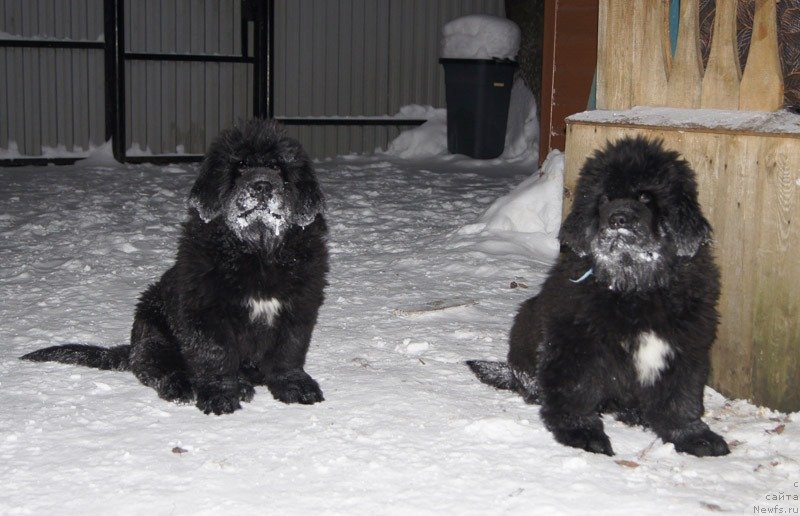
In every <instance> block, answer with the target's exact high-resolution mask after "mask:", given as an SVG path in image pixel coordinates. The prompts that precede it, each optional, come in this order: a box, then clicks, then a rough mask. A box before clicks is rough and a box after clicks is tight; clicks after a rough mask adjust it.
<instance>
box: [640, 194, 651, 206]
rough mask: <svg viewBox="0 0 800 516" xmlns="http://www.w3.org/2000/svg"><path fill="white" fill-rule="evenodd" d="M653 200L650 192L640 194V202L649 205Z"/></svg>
mask: <svg viewBox="0 0 800 516" xmlns="http://www.w3.org/2000/svg"><path fill="white" fill-rule="evenodd" d="M652 200H653V196H652V195H650V194H649V193H648V192H639V202H641V203H643V204H647V203H649V202H650V201H652Z"/></svg>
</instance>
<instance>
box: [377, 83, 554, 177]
mask: <svg viewBox="0 0 800 516" xmlns="http://www.w3.org/2000/svg"><path fill="white" fill-rule="evenodd" d="M405 113H415V114H414V115H411V114H409V115H406V114H405ZM400 114H401V115H403V116H417V117H421V118H422V117H424V118H427V119H428V121H427V122H425V123H424V124H422V125H420V126H418V127H415V128H413V129H408V130H406V131H403V132H402V133H400V134H399V135H398V136H397V138H395V139H394V140H392V141H391V142H389V144H388V145H387V147H386V150H385V151H378V152H379V153H381V154H386V155H389V156H397V157H399V158H404V159H420V158H431V157H436V156H445V155H447V154H448V151H447V110H445V109H434V108H431V107H430V106H406V107H403V108H401V109H400ZM538 159H539V120H538V119H537V106H536V99H535V98H534V97H533V93H531V90H530V89H529V88H528V87H527V86H526V85H525V82H524V81H522V79H516V80H514V85H513V87H512V88H511V100H510V102H509V112H508V122H507V124H506V142H505V147H504V150H503V154H502V155H501V156H500V160H511V161H514V160H521V161H529V162H535V161H537V160H538ZM474 161H478V162H479V161H480V160H474ZM499 162H500V161H498V160H491V161H488V162H487V164H488V165H496V164H498V163H499Z"/></svg>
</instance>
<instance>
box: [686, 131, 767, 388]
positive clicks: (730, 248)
mask: <svg viewBox="0 0 800 516" xmlns="http://www.w3.org/2000/svg"><path fill="white" fill-rule="evenodd" d="M672 133H673V134H674V131H673V132H672ZM681 150H682V151H683V152H684V154H686V155H687V158H688V159H689V160H690V163H692V165H693V166H694V168H695V170H696V171H697V174H698V183H699V190H700V204H701V206H702V207H703V210H704V212H705V213H706V216H707V218H708V219H709V221H710V222H711V224H712V226H713V228H714V251H715V255H716V260H717V263H718V264H719V267H720V271H721V274H722V292H721V295H720V300H719V305H718V308H719V312H720V325H719V330H718V334H717V341H716V344H715V345H714V347H713V348H712V352H711V357H712V363H713V367H712V373H711V383H712V385H714V386H715V387H717V388H719V389H722V390H723V391H724V392H725V393H726V394H727V395H732V394H733V393H749V392H750V375H751V369H752V365H753V360H754V350H753V338H752V336H753V333H752V331H753V330H752V320H753V303H752V293H753V288H754V285H755V283H756V277H755V275H754V261H755V247H754V246H753V244H752V242H751V241H749V240H748V239H747V238H742V235H753V234H755V233H756V230H757V217H755V216H753V211H754V210H755V209H756V208H755V206H756V195H757V190H758V185H757V181H758V173H757V170H755V169H754V167H753V165H752V164H753V163H755V162H757V160H758V146H757V145H753V141H752V139H748V138H746V137H736V136H733V135H721V134H713V133H705V132H697V133H691V134H687V135H686V138H685V143H684V145H683V146H682V149H681Z"/></svg>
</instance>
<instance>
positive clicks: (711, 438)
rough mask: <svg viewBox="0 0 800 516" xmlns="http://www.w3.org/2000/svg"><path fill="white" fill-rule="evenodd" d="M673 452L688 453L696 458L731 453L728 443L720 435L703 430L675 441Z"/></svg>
mask: <svg viewBox="0 0 800 516" xmlns="http://www.w3.org/2000/svg"><path fill="white" fill-rule="evenodd" d="M673 444H674V445H675V451H679V452H683V453H689V454H691V455H695V456H697V457H719V456H722V455H727V454H729V453H730V452H731V450H730V448H728V443H726V442H725V439H723V438H722V437H721V436H720V435H718V434H716V433H714V432H712V431H711V430H709V429H705V430H703V431H702V432H700V433H693V434H689V435H686V436H685V437H683V436H682V437H680V438H678V439H676V440H675V441H674V442H673Z"/></svg>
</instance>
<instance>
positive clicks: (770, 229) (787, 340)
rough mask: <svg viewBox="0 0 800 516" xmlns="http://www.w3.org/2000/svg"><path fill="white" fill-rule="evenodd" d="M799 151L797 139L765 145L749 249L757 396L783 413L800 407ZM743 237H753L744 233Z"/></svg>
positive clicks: (759, 401) (754, 371)
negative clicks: (753, 252) (756, 223)
mask: <svg viewBox="0 0 800 516" xmlns="http://www.w3.org/2000/svg"><path fill="white" fill-rule="evenodd" d="M798 146H800V139H798V138H796V137H795V138H772V139H768V140H766V141H765V142H764V145H763V150H762V152H761V156H760V161H759V162H757V163H758V165H757V167H754V168H757V169H758V175H759V181H758V194H759V196H760V197H761V199H760V202H759V205H758V208H759V209H758V211H756V212H755V213H754V214H753V215H755V216H757V217H759V218H760V227H759V230H758V232H757V233H754V234H752V236H753V238H752V239H748V240H752V241H750V242H749V243H750V245H751V246H753V248H754V249H757V259H756V263H755V268H754V272H753V273H754V274H755V275H756V277H758V278H759V281H758V288H757V289H756V291H755V292H754V293H753V294H754V296H753V299H754V302H755V314H754V318H753V323H754V327H755V329H754V335H753V341H754V346H755V348H756V349H757V350H758V353H757V354H756V356H755V363H754V364H753V397H754V401H755V402H756V403H758V404H766V405H768V406H770V407H772V408H775V409H777V410H781V411H784V412H794V411H796V410H798V409H799V408H800V390H798V388H797V385H798V383H800V352H798V351H800V350H799V349H798V346H800V316H799V314H800V294H798V281H800V260H798V259H797V255H798V252H800V232H798V231H797V227H796V226H797V222H798V221H800V195H798V191H799V190H800V186H798V185H800V154H798V152H797V149H798ZM745 235H749V234H747V233H745Z"/></svg>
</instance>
